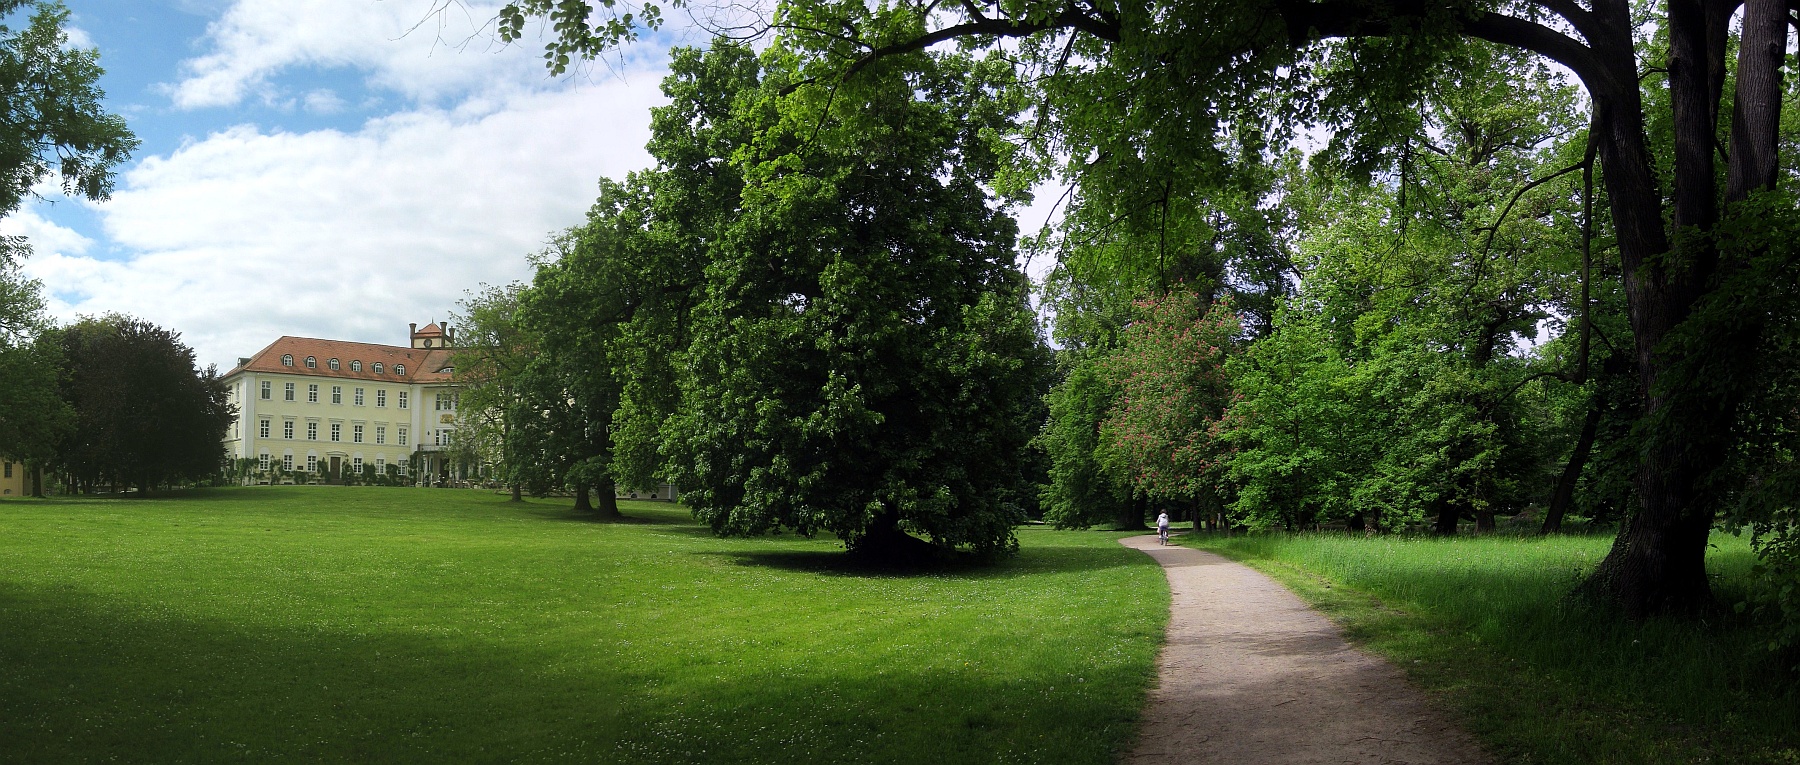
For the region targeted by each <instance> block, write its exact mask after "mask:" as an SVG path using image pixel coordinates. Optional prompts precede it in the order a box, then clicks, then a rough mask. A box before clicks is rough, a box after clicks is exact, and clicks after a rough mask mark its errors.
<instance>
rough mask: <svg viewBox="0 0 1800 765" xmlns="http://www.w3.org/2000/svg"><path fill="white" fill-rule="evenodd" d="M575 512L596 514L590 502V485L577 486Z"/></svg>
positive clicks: (580, 484) (577, 484) (581, 484)
mask: <svg viewBox="0 0 1800 765" xmlns="http://www.w3.org/2000/svg"><path fill="white" fill-rule="evenodd" d="M575 512H577V513H591V512H594V505H593V504H592V503H590V502H589V501H588V485H587V484H585V483H576V484H575Z"/></svg>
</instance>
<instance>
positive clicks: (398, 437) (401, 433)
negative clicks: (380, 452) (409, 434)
mask: <svg viewBox="0 0 1800 765" xmlns="http://www.w3.org/2000/svg"><path fill="white" fill-rule="evenodd" d="M394 439H395V440H394V443H396V444H399V445H400V446H405V445H406V428H405V427H400V428H395V432H394Z"/></svg>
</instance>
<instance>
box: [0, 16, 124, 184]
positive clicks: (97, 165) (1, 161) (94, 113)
mask: <svg viewBox="0 0 1800 765" xmlns="http://www.w3.org/2000/svg"><path fill="white" fill-rule="evenodd" d="M26 8H30V9H31V16H30V19H29V21H28V22H27V23H26V25H25V27H24V28H23V29H18V30H14V29H12V28H11V27H9V26H5V25H0V104H4V109H5V112H6V114H7V119H5V120H0V213H10V212H12V211H13V210H17V209H18V208H19V204H20V203H21V202H22V201H24V199H25V197H26V195H28V194H30V193H31V188H32V186H34V185H36V184H37V183H38V182H39V181H41V180H43V179H44V177H45V176H47V175H49V174H50V173H51V172H55V173H56V174H57V175H58V177H59V178H60V179H61V181H62V188H63V191H64V192H65V193H67V194H69V195H70V196H82V197H86V198H88V199H94V200H100V199H105V198H107V196H109V195H110V194H111V193H112V188H113V168H115V167H117V166H118V165H119V164H120V163H122V162H124V161H125V160H126V158H127V157H128V156H129V155H130V153H131V150H132V149H134V148H136V147H137V139H136V138H135V137H133V136H132V134H131V131H130V130H128V129H126V127H125V120H124V118H122V117H119V116H118V115H113V114H107V113H106V112H105V111H104V110H103V109H102V108H101V105H100V102H101V100H102V98H104V96H105V93H104V92H102V91H101V90H100V89H99V88H98V87H95V83H97V82H98V81H99V79H100V74H101V69H100V52H99V51H98V50H96V49H93V48H77V47H74V46H72V45H69V44H68V43H69V38H68V35H67V34H66V33H65V32H64V31H63V25H64V24H65V23H67V21H68V19H69V11H68V9H67V8H64V7H63V5H62V3H60V2H54V0H39V1H37V2H33V0H0V18H8V17H13V14H16V13H19V12H20V11H23V10H24V9H26Z"/></svg>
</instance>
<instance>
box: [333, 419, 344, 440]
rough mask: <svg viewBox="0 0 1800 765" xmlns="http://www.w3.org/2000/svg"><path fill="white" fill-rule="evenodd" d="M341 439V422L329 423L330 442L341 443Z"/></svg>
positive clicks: (342, 435)
mask: <svg viewBox="0 0 1800 765" xmlns="http://www.w3.org/2000/svg"><path fill="white" fill-rule="evenodd" d="M343 440H344V426H343V424H341V423H336V422H334V423H331V442H332V443H334V444H335V443H342V442H343Z"/></svg>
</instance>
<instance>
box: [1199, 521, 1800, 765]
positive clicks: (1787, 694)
mask: <svg viewBox="0 0 1800 765" xmlns="http://www.w3.org/2000/svg"><path fill="white" fill-rule="evenodd" d="M1713 541H1714V544H1715V548H1714V549H1713V550H1712V551H1711V554H1710V555H1709V559H1708V567H1709V570H1711V571H1712V572H1713V573H1714V574H1715V584H1714V586H1715V589H1716V591H1717V592H1718V593H1719V595H1720V597H1721V599H1722V600H1724V601H1725V602H1727V603H1730V602H1734V601H1735V600H1738V599H1741V598H1742V593H1743V584H1742V583H1743V582H1744V581H1745V580H1746V579H1747V577H1748V572H1749V568H1750V565H1751V563H1752V562H1753V557H1752V554H1751V551H1750V549H1749V546H1748V545H1747V544H1746V543H1745V542H1744V541H1743V540H1741V539H1736V538H1733V537H1730V536H1726V535H1714V540H1713ZM1181 542H1182V543H1183V544H1188V545H1191V546H1194V547H1200V548H1203V549H1208V550H1213V551H1215V552H1219V553H1221V554H1224V555H1228V556H1230V557H1232V558H1235V559H1238V560H1240V561H1243V562H1245V563H1247V564H1249V565H1250V566H1252V567H1254V568H1256V569H1258V570H1260V571H1263V572H1264V573H1267V574H1269V575H1270V576H1273V577H1275V578H1276V579H1277V580H1279V581H1280V582H1282V583H1283V584H1285V585H1287V586H1288V587H1289V588H1291V589H1293V590H1294V591H1295V592H1296V593H1298V594H1299V595H1300V596H1301V597H1302V598H1304V599H1305V600H1307V601H1308V602H1310V603H1311V604H1312V605H1313V606H1314V607H1316V608H1318V609H1319V610H1320V611H1323V612H1324V613H1325V614H1327V615H1328V616H1330V617H1331V618H1332V619H1333V620H1334V621H1336V622H1338V623H1339V624H1340V625H1342V626H1343V627H1344V629H1345V632H1346V634H1348V636H1349V637H1350V638H1351V639H1352V640H1353V641H1355V642H1357V643H1359V644H1362V645H1364V646H1366V647H1368V648H1370V649H1373V650H1374V651H1376V652H1377V653H1379V654H1381V655H1384V656H1386V657H1388V659H1390V660H1392V661H1394V662H1395V663H1396V664H1398V665H1400V666H1401V667H1402V668H1403V669H1405V670H1406V672H1407V674H1408V675H1409V676H1410V677H1411V678H1412V680H1413V681H1414V682H1415V683H1417V684H1419V685H1420V686H1421V687H1424V688H1426V689H1429V690H1431V691H1434V692H1436V693H1438V694H1440V695H1441V696H1443V697H1444V698H1446V699H1447V700H1448V701H1449V702H1450V703H1451V704H1453V705H1454V706H1455V707H1456V708H1458V709H1460V710H1461V712H1462V713H1463V715H1464V720H1465V724H1466V725H1467V726H1468V727H1469V729H1470V731H1471V732H1473V733H1474V734H1476V735H1477V736H1479V737H1480V738H1481V739H1482V740H1483V741H1484V742H1486V743H1487V744H1488V745H1489V747H1490V748H1491V749H1492V750H1493V751H1495V752H1496V753H1498V754H1500V755H1501V757H1502V758H1503V759H1504V760H1505V761H1507V762H1512V763H1530V764H1532V765H1537V764H1540V763H1543V764H1549V763H1622V764H1623V763H1789V764H1791V763H1800V682H1797V680H1800V678H1796V676H1795V675H1794V673H1793V672H1792V671H1791V670H1788V669H1786V668H1784V666H1783V664H1782V663H1781V662H1780V661H1778V660H1777V657H1775V656H1774V655H1773V654H1770V653H1769V652H1768V651H1767V649H1766V647H1765V644H1766V641H1767V639H1768V634H1769V633H1768V632H1766V631H1764V630H1762V629H1761V628H1758V627H1756V626H1753V625H1746V624H1743V623H1740V622H1739V620H1737V619H1735V618H1733V619H1728V620H1726V621H1727V623H1725V624H1695V623H1689V622H1674V621H1651V622H1648V623H1644V624H1632V623H1628V622H1622V621H1619V620H1616V619H1613V618H1610V617H1608V616H1606V615H1603V614H1597V613H1592V612H1587V611H1584V610H1579V609H1570V608H1567V607H1566V606H1565V602H1564V600H1563V596H1564V595H1565V594H1566V593H1568V592H1569V590H1570V589H1571V588H1572V587H1573V586H1574V585H1575V583H1576V582H1577V581H1578V580H1579V578H1580V576H1581V575H1582V574H1584V573H1585V572H1587V571H1589V570H1591V569H1592V567H1593V566H1594V564H1595V563H1597V562H1599V560H1600V559H1601V558H1602V557H1603V556H1604V555H1605V554H1606V551H1607V548H1608V546H1610V544H1611V540H1610V539H1605V538H1599V537H1549V538H1535V537H1534V538H1510V537H1487V538H1479V539H1471V538H1458V539H1421V538H1396V537H1381V538H1373V539H1365V538H1360V537H1350V536H1346V535H1331V534H1306V535H1292V536H1288V535H1263V536H1250V537H1233V538H1223V537H1216V536H1204V535H1190V536H1186V537H1182V538H1181Z"/></svg>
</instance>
